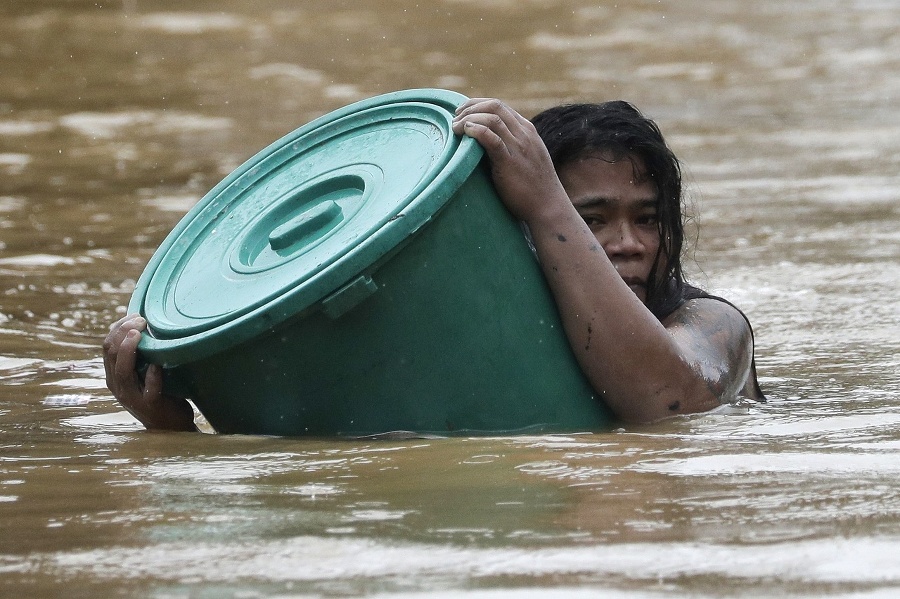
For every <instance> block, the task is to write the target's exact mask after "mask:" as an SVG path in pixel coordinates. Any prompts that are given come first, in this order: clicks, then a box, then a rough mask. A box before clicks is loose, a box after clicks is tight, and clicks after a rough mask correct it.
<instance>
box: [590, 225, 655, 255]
mask: <svg viewBox="0 0 900 599" xmlns="http://www.w3.org/2000/svg"><path fill="white" fill-rule="evenodd" d="M608 233H609V235H608V237H607V239H606V240H604V241H601V245H602V246H603V249H604V251H605V252H606V255H607V256H609V257H610V258H612V257H613V256H615V257H619V258H633V257H635V256H640V255H641V254H643V252H644V249H645V248H644V243H643V241H642V240H641V236H640V234H639V233H638V231H637V229H636V227H635V226H634V225H632V224H631V223H628V222H625V221H623V222H620V223H617V226H615V227H610V228H609V231H608Z"/></svg>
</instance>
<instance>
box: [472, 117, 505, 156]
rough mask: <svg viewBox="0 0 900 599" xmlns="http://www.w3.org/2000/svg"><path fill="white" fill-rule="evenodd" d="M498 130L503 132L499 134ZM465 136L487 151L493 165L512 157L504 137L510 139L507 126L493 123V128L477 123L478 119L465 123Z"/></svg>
mask: <svg viewBox="0 0 900 599" xmlns="http://www.w3.org/2000/svg"><path fill="white" fill-rule="evenodd" d="M497 129H501V130H502V132H501V133H498V132H497ZM462 132H463V133H464V134H465V135H468V136H469V137H471V138H473V139H475V140H476V141H477V142H478V143H479V144H481V146H482V147H483V148H484V149H485V151H486V152H487V154H488V156H489V157H490V159H491V161H492V162H493V163H495V164H496V163H498V162H500V161H502V160H503V159H505V158H508V157H509V156H510V150H509V147H508V146H507V143H506V140H505V139H504V137H507V138H508V137H509V130H508V129H506V126H505V125H502V124H500V125H498V124H496V123H493V128H492V127H490V126H488V125H485V124H484V123H480V122H478V121H477V117H475V118H473V120H468V121H465V122H464V123H463V131H462Z"/></svg>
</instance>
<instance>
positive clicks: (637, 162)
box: [559, 155, 658, 208]
mask: <svg viewBox="0 0 900 599" xmlns="http://www.w3.org/2000/svg"><path fill="white" fill-rule="evenodd" d="M559 178H560V181H561V182H562V184H563V187H564V188H565V190H566V193H567V194H568V195H569V199H571V200H572V203H573V204H575V206H576V207H582V206H588V205H600V204H603V205H620V206H626V207H632V206H634V207H640V208H643V207H646V206H648V205H651V206H655V205H656V201H657V195H658V194H657V190H656V186H655V185H654V184H653V183H652V180H651V179H650V178H649V177H648V176H647V174H646V170H645V169H644V164H643V161H641V159H640V158H638V157H636V156H629V157H624V158H621V159H619V160H616V161H612V160H611V159H608V158H607V157H604V156H602V155H592V156H586V157H584V158H580V159H578V160H573V161H572V162H569V163H567V164H565V165H563V166H562V167H561V168H560V169H559Z"/></svg>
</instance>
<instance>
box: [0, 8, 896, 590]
mask: <svg viewBox="0 0 900 599" xmlns="http://www.w3.org/2000/svg"><path fill="white" fill-rule="evenodd" d="M412 87H442V88H449V89H454V90H456V91H459V92H462V93H464V94H466V95H469V96H481V95H491V96H498V97H501V98H504V99H505V100H507V101H509V102H510V103H511V104H512V105H513V106H515V107H517V108H518V109H520V110H521V111H522V112H524V113H525V114H527V115H531V114H533V113H534V112H536V111H538V110H539V109H541V108H544V107H547V106H550V105H552V104H556V103H559V102H563V101H573V100H606V99H614V98H624V99H628V100H631V101H632V102H634V103H636V104H637V105H638V106H639V107H641V108H642V109H643V110H644V111H645V112H646V113H647V114H648V115H649V116H651V117H652V118H655V119H656V120H657V121H658V122H659V124H660V126H661V127H662V129H663V131H664V132H665V133H666V134H667V136H668V138H669V140H670V142H671V144H672V145H673V147H674V148H675V150H676V153H677V154H678V155H679V156H680V157H681V158H682V160H683V161H684V164H685V167H686V172H687V179H688V183H689V191H690V203H691V207H692V209H693V212H694V214H695V215H696V222H697V223H698V224H699V230H700V235H699V238H698V240H697V242H696V244H695V245H694V247H693V249H692V251H691V256H690V259H689V260H688V268H689V271H690V274H691V277H692V279H693V280H694V281H695V282H699V283H700V284H702V285H704V286H706V287H707V288H709V289H711V290H715V291H717V292H719V293H722V294H725V295H727V296H728V297H730V298H731V299H733V300H734V301H735V302H737V303H738V304H739V305H741V306H742V307H743V308H744V309H745V310H746V312H747V313H748V314H749V316H750V317H751V319H752V320H753V322H754V323H755V326H756V333H757V341H758V350H757V351H758V362H759V368H760V372H761V374H762V377H761V378H762V382H763V385H764V387H765V388H766V390H767V391H768V393H769V394H770V396H771V402H770V403H769V404H766V405H760V406H754V407H752V408H751V409H749V411H747V412H745V413H728V414H725V413H723V414H713V415H705V416H698V417H692V418H682V419H676V420H671V421H668V422H664V423H661V424H656V425H652V426H643V427H625V428H623V429H618V430H615V431H611V432H605V433H596V434H583V435H568V436H552V435H551V436H541V437H509V438H453V439H417V440H403V441H399V440H397V441H372V440H367V441H352V440H337V441H336V440H327V439H324V440H307V439H283V438H259V437H240V436H224V435H210V434H205V435H200V434H194V435H190V434H150V433H146V432H144V431H142V430H141V428H140V427H139V426H138V425H137V424H136V423H135V421H133V420H132V419H131V418H130V417H129V416H128V415H127V414H126V413H124V412H123V411H122V410H121V409H120V408H119V407H118V406H117V404H116V403H115V402H114V401H113V400H112V398H111V397H110V396H109V394H108V393H107V392H106V390H105V387H104V382H103V374H102V370H103V368H102V364H101V361H100V359H99V356H98V354H99V345H100V343H101V340H102V337H103V336H104V335H105V332H106V330H107V327H108V325H109V324H110V323H111V322H113V321H114V320H116V319H117V318H118V317H119V316H120V315H121V314H122V309H121V306H123V305H124V304H126V303H127V301H128V298H129V295H130V291H131V289H132V286H133V284H134V280H135V279H136V278H137V277H138V275H139V274H140V272H141V270H142V268H143V265H144V264H145V263H146V261H147V260H148V259H149V257H150V255H151V253H152V252H153V250H154V249H155V248H156V246H157V245H158V244H159V243H160V242H161V240H162V239H163V237H164V236H165V234H166V233H167V232H168V231H169V230H170V229H171V228H172V227H173V226H174V225H175V223H176V222H177V221H178V220H179V219H180V217H181V216H182V215H183V214H184V213H185V212H186V211H187V210H188V208H189V207H190V206H191V205H192V204H193V203H194V202H196V201H197V200H198V199H199V198H200V197H201V196H202V195H203V193H204V192H206V191H207V190H208V189H209V188H210V187H212V186H213V185H214V184H215V183H216V182H218V181H219V180H220V179H221V178H222V177H224V176H225V175H226V174H227V173H229V172H230V171H231V170H232V169H233V168H235V167H236V166H237V165H238V164H240V163H241V162H243V161H244V160H245V159H247V158H249V157H250V156H251V155H253V154H254V153H255V152H256V151H258V150H259V149H261V148H262V147H264V146H265V145H266V144H268V143H269V142H271V141H274V140H275V139H277V138H278V137H280V136H281V135H283V134H285V133H288V132H289V131H291V130H293V129H295V128H297V127H298V126H300V125H302V124H303V123H306V122H308V121H309V120H311V119H312V118H314V117H316V116H319V115H321V114H324V113H326V112H328V111H330V110H332V109H334V108H337V107H339V106H342V105H345V104H347V103H349V102H351V101H354V100H358V99H362V98H365V97H369V96H372V95H375V94H379V93H383V92H388V91H394V90H398V89H405V88H412ZM898 107H900V4H898V3H897V2H895V1H894V0H881V1H879V0H870V1H867V0H857V1H852V0H851V1H837V0H803V1H800V0H778V1H774V0H759V1H756V2H744V1H743V0H706V1H701V0H663V1H655V0H654V1H650V0H643V1H635V2H622V1H620V2H619V3H618V4H616V3H613V2H603V3H599V4H598V2H597V1H596V0H595V1H594V2H587V1H583V0H560V1H550V0H529V1H518V0H479V1H475V0H471V1H470V0H435V1H422V0H420V1H419V2H400V1H389V0H378V1H366V0H355V1H350V0H346V1H340V0H331V1H325V0H304V1H303V2H294V1H288V0H257V1H256V2H252V3H249V2H238V1H235V0H217V1H216V2H212V1H209V0H196V1H194V2H176V1H174V0H168V1H167V0H146V1H145V0H122V1H110V2H93V1H87V0H29V1H20V0H2V1H0V383H2V384H0V595H2V596H4V597H52V596H66V597H88V596H90V597H188V596H190V597H242V598H246V597H261V596H279V597H314V596H398V595H399V596H403V597H429V598H435V597H471V598H476V597H477V598H482V597H490V598H501V597H502V598H506V597H534V596H541V597H544V596H547V597H576V598H578V597H587V596H603V597H684V596H691V597H723V596H741V597H771V596H781V597H838V596H842V597H843V596H850V597H867V598H868V597H895V596H897V594H898V593H900V557H898V556H900V480H898V479H900V310H898V308H900V302H898V299H897V298H898V297H900V117H898Z"/></svg>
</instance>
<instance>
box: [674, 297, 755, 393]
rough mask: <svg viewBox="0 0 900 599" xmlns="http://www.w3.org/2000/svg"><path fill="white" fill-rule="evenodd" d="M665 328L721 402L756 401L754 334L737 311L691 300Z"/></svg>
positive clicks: (712, 302) (721, 304) (710, 301)
mask: <svg viewBox="0 0 900 599" xmlns="http://www.w3.org/2000/svg"><path fill="white" fill-rule="evenodd" d="M663 326H665V328H666V330H667V331H668V332H669V334H671V335H672V337H673V338H674V339H675V341H676V343H677V344H678V345H679V347H680V348H681V350H682V352H683V353H684V355H685V358H686V359H687V360H688V361H689V362H690V363H691V364H692V365H693V367H694V369H695V370H696V371H697V372H698V373H700V374H701V375H702V376H703V378H704V379H705V380H706V382H707V385H708V386H709V388H710V391H712V392H713V393H714V394H715V395H716V396H717V397H719V399H720V401H723V402H728V401H734V399H736V398H737V396H747V397H751V398H753V399H756V397H755V395H756V393H755V373H753V371H752V370H753V366H752V365H753V333H752V332H751V329H750V324H749V323H748V322H747V319H746V318H744V316H743V315H742V314H741V312H740V311H738V309H737V308H735V307H734V306H732V305H730V304H727V303H725V302H722V301H719V300H716V299H711V298H697V299H692V300H688V301H687V302H685V303H684V304H683V305H682V306H681V307H679V308H678V309H677V310H675V311H674V312H673V313H672V314H670V315H669V316H668V317H667V318H666V319H665V320H663Z"/></svg>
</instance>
